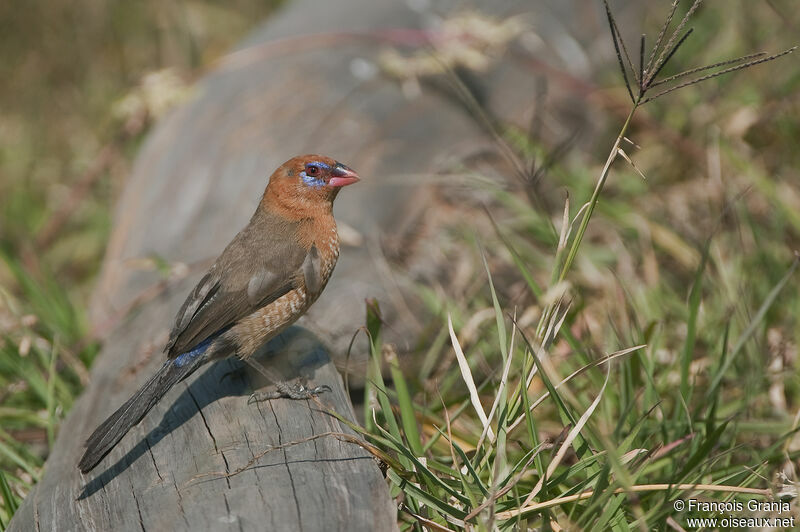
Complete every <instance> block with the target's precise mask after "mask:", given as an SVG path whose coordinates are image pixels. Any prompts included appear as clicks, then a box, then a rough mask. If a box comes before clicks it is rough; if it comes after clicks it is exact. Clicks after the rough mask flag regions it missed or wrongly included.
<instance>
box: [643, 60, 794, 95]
mask: <svg viewBox="0 0 800 532" xmlns="http://www.w3.org/2000/svg"><path fill="white" fill-rule="evenodd" d="M795 50H797V46H792V47H791V48H789V49H788V50H784V51H782V52H780V53H777V54H774V55H771V56H769V57H764V58H763V59H758V60H756V61H750V62H747V63H744V64H742V65H736V66H734V67H731V68H726V69H725V70H720V71H719V72H714V73H713V74H708V75H707V76H701V77H699V78H696V79H693V80H691V81H687V82H685V83H681V84H679V85H675V86H674V87H670V88H669V89H665V90H663V91H661V92H659V93H658V94H656V95H655V96H651V97H650V98H647V99H645V100H643V101H642V104H645V103H647V102H652V101H653V100H655V99H657V98H660V97H661V96H664V95H665V94H669V93H670V92H673V91H676V90H678V89H682V88H684V87H688V86H690V85H695V84H697V83H702V82H704V81H708V80H709V79H714V78H716V77H719V76H723V75H725V74H730V73H731V72H736V71H737V70H742V69H745V68H750V67H751V66H755V65H760V64H761V63H766V62H767V61H772V60H773V59H777V58H779V57H782V56H784V55H787V54H790V53H792V52H794V51H795Z"/></svg>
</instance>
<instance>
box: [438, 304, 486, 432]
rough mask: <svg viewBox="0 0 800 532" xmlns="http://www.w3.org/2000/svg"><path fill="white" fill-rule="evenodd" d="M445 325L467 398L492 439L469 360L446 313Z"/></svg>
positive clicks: (450, 318) (451, 320)
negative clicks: (466, 391)
mask: <svg viewBox="0 0 800 532" xmlns="http://www.w3.org/2000/svg"><path fill="white" fill-rule="evenodd" d="M447 327H448V329H449V330H450V340H451V341H452V343H453V349H454V350H455V352H456V359H457V360H458V367H459V369H460V370H461V377H462V378H463V379H464V383H465V384H466V385H467V389H468V390H469V399H470V401H471V402H472V408H474V409H475V413H476V414H477V415H478V418H479V419H480V420H481V424H482V425H483V429H484V430H485V431H486V432H487V433H488V434H489V439H490V440H492V441H494V432H493V431H492V428H491V427H490V426H489V418H487V417H486V412H484V410H483V405H481V398H480V396H479V395H478V387H477V386H475V381H474V379H473V378H472V371H471V370H470V369H469V362H467V357H465V356H464V351H462V350H461V344H459V343H458V337H457V336H456V332H455V331H454V330H453V319H452V317H451V316H450V315H449V314H448V315H447Z"/></svg>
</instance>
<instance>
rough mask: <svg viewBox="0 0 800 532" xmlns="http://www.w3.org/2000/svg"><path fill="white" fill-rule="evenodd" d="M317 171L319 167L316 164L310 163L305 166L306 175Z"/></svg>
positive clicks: (315, 173)
mask: <svg viewBox="0 0 800 532" xmlns="http://www.w3.org/2000/svg"><path fill="white" fill-rule="evenodd" d="M318 171H319V169H318V168H317V167H316V166H314V165H312V164H310V165H308V166H307V167H306V173H307V174H308V175H317V172H318Z"/></svg>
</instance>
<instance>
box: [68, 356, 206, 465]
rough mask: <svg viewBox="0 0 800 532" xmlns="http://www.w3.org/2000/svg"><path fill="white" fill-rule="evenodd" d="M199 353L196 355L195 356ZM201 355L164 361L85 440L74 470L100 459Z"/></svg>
mask: <svg viewBox="0 0 800 532" xmlns="http://www.w3.org/2000/svg"><path fill="white" fill-rule="evenodd" d="M198 354H199V353H198ZM203 362H205V358H204V357H202V356H194V357H184V356H181V357H178V358H177V359H172V360H169V361H168V362H166V363H165V364H164V365H163V366H161V369H159V370H158V372H157V373H156V374H155V375H153V376H152V377H151V378H150V380H149V381H147V382H146V383H145V384H144V386H142V387H141V388H139V391H137V392H136V393H135V394H133V397H131V398H130V399H128V400H127V401H125V404H124V405H122V406H121V407H119V409H118V410H117V411H116V412H114V413H113V414H111V416H110V417H109V418H108V419H106V420H105V421H104V422H103V424H102V425H100V426H99V427H97V429H96V430H95V431H94V432H93V433H92V435H91V436H89V439H88V440H86V452H85V453H84V454H83V458H81V461H80V463H79V464H78V468H79V469H80V470H81V472H82V473H87V472H89V471H91V470H92V469H94V467H95V466H96V465H97V464H98V463H99V462H100V460H102V459H103V458H104V457H105V456H106V455H107V454H108V453H109V452H110V451H111V449H113V448H114V446H115V445H117V443H119V441H120V440H121V439H122V437H123V436H125V434H127V433H128V431H129V430H130V429H131V428H132V427H133V426H135V425H136V424H137V423H139V421H141V420H142V418H143V417H144V416H145V414H147V413H148V412H149V411H150V409H151V408H153V407H154V406H155V404H156V403H158V401H159V400H160V399H161V398H162V397H164V394H166V393H167V392H168V391H169V389H170V388H172V387H173V386H174V385H175V384H177V383H179V382H180V381H182V380H183V379H185V378H186V377H188V376H189V375H191V374H192V373H193V372H194V370H196V369H197V368H198V367H200V366H201V365H202V364H203Z"/></svg>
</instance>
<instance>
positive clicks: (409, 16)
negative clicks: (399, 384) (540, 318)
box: [10, 0, 533, 531]
mask: <svg viewBox="0 0 800 532" xmlns="http://www.w3.org/2000/svg"><path fill="white" fill-rule="evenodd" d="M506 8H507V6H505V7H504V8H503V9H506ZM421 18H422V17H420V15H419V14H418V13H415V12H412V11H411V10H410V9H409V8H408V7H407V6H406V5H405V4H404V3H401V2H395V1H392V0H380V1H378V0H343V1H339V2H316V1H312V0H295V1H293V2H291V3H290V4H289V6H288V7H287V9H286V10H285V11H283V12H282V13H280V14H278V15H277V16H275V17H274V18H273V19H271V20H270V21H269V22H268V23H267V25H266V26H264V27H263V28H262V29H261V30H260V31H258V32H256V33H255V34H254V36H253V37H252V38H251V39H250V40H249V41H247V42H246V43H245V44H244V46H243V47H242V48H241V49H240V50H239V51H237V52H235V53H233V54H231V55H230V56H229V57H228V58H227V59H226V60H224V61H223V62H222V63H221V64H220V66H219V68H217V69H216V70H215V71H214V72H213V73H212V74H210V75H209V76H208V77H207V78H206V79H205V80H203V82H201V83H200V84H199V86H198V87H197V90H196V93H195V95H194V97H193V99H192V101H190V102H189V103H187V104H185V105H183V106H181V107H180V108H179V109H178V110H177V111H175V112H174V113H173V114H172V116H170V117H169V118H168V119H167V120H165V121H163V122H162V123H161V124H160V125H159V126H158V127H157V129H156V130H155V131H154V132H153V133H152V134H151V136H150V137H149V139H148V141H147V143H146V145H145V147H144V148H143V150H142V153H141V154H140V156H139V157H138V159H137V162H136V165H135V168H134V171H133V174H132V176H131V177H130V180H129V182H128V183H127V185H126V188H125V191H124V193H123V196H122V198H121V200H120V204H119V206H118V211H117V216H116V220H115V228H114V231H113V234H112V238H111V241H110V244H109V248H108V252H107V256H106V259H105V261H104V266H103V271H102V275H101V278H100V280H99V283H98V286H97V289H96V295H95V302H94V305H93V320H94V322H95V323H103V322H105V321H107V320H108V319H109V317H112V316H114V315H116V314H118V313H120V312H121V311H122V310H125V314H126V316H125V318H124V319H123V320H122V321H121V322H120V323H118V324H117V325H116V326H115V327H114V328H113V330H112V331H111V332H110V333H109V334H108V336H107V337H106V339H105V344H104V348H103V352H102V354H101V355H100V357H99V358H98V361H97V363H96V364H95V367H94V368H93V370H92V381H91V384H90V385H89V386H88V387H87V389H86V391H85V392H84V394H83V396H82V398H81V399H80V400H79V401H78V402H77V404H76V405H75V407H74V409H73V411H72V412H71V414H70V416H69V418H68V419H67V421H66V422H65V423H64V424H63V426H62V428H61V431H60V434H59V437H58V440H57V443H56V445H55V448H54V450H53V453H52V454H51V456H50V457H49V459H48V462H47V466H46V474H45V476H44V478H43V479H42V481H41V482H40V483H39V484H38V485H37V486H36V488H35V490H34V491H33V492H32V493H31V495H30V496H29V497H28V498H27V499H26V500H25V502H24V504H23V505H22V507H21V508H20V510H19V511H18V513H17V514H16V515H15V517H14V519H13V521H12V522H11V527H10V529H11V530H34V529H36V530H79V529H87V530H127V529H141V530H146V529H150V530H193V531H199V530H227V529H239V530H392V529H395V528H396V521H395V520H396V515H395V506H394V503H393V501H392V500H391V498H390V496H389V492H388V488H387V486H386V483H385V480H384V478H383V477H382V475H381V472H380V470H379V467H378V464H377V463H376V462H375V461H374V459H373V458H372V457H371V456H370V455H369V454H368V453H367V452H366V451H364V450H363V449H362V448H361V447H359V446H357V445H354V444H352V443H346V442H343V441H341V440H339V439H336V438H335V437H333V436H325V435H324V434H325V433H328V432H345V433H351V431H350V430H349V429H348V428H347V427H346V426H344V425H343V424H341V423H339V422H338V421H337V420H336V419H335V418H333V417H331V416H329V415H328V414H326V413H325V412H323V411H322V410H321V409H320V408H319V407H318V406H317V405H316V404H315V403H314V402H313V401H289V400H278V401H271V402H267V403H261V404H258V405H248V404H247V397H248V395H249V394H250V393H251V392H252V391H253V390H254V389H257V388H258V387H259V386H260V385H261V384H260V383H259V380H258V378H257V377H256V376H254V375H253V374H252V372H251V371H249V370H248V369H246V368H243V367H242V366H241V364H240V363H238V362H237V361H230V360H228V361H222V362H219V363H216V364H214V365H213V366H211V367H208V368H204V369H201V370H200V371H199V372H198V374H197V375H195V376H194V377H192V378H191V379H189V380H188V381H187V382H186V383H183V384H180V385H178V386H176V388H175V389H173V390H172V391H171V392H170V393H169V394H168V395H167V396H166V397H165V398H164V399H163V400H162V401H161V403H160V404H158V405H157V406H156V407H155V408H154V409H153V410H152V411H151V412H150V413H149V414H148V415H147V416H146V417H145V419H144V420H143V421H142V423H140V425H139V426H137V427H136V428H134V429H133V430H132V431H131V432H130V433H129V434H128V435H127V436H126V437H125V438H124V439H123V440H122V441H121V442H120V444H119V445H118V447H117V448H116V449H115V450H114V451H112V453H111V454H110V455H109V456H108V457H106V459H105V460H104V461H103V462H102V463H101V464H100V466H98V468H97V469H96V470H95V471H94V472H92V473H90V474H88V475H85V476H84V475H81V474H80V473H79V472H78V470H77V467H76V464H77V461H78V458H79V457H80V454H81V452H82V442H83V441H84V439H85V438H86V437H87V436H88V434H89V433H90V432H91V431H92V429H94V428H95V427H96V426H97V424H98V423H99V422H100V421H101V420H102V419H104V418H105V416H107V415H108V414H109V413H111V412H112V411H113V410H114V409H115V408H116V407H117V406H118V405H119V404H121V402H122V401H124V400H125V399H126V398H127V397H128V396H129V395H130V394H131V392H132V391H133V390H135V389H136V388H137V387H138V386H139V385H140V384H141V383H142V382H143V381H144V380H145V379H147V377H148V376H149V375H150V374H152V372H153V371H154V369H155V368H156V367H157V366H158V365H159V364H161V362H162V356H163V354H162V353H161V347H162V346H163V343H164V341H165V340H166V335H167V333H168V330H169V328H170V326H171V321H172V318H173V316H174V313H175V312H176V310H177V308H178V307H179V306H180V304H181V302H182V301H183V299H184V297H185V296H186V294H187V293H188V290H189V289H190V288H191V286H192V285H193V283H195V282H196V281H197V280H198V276H199V274H201V271H202V268H194V269H192V270H191V271H190V274H189V275H188V276H187V277H186V278H185V279H183V280H182V281H180V282H176V283H168V286H167V288H166V289H165V290H163V291H161V292H152V287H153V286H154V285H157V284H158V283H159V281H160V279H159V277H158V274H157V273H156V272H154V271H149V270H142V269H136V268H135V267H133V266H132V259H137V258H142V257H148V256H153V255H155V256H158V257H160V258H163V259H165V260H167V261H170V262H179V261H180V262H184V263H189V264H193V263H203V262H204V261H207V260H209V259H213V257H214V256H216V254H217V253H218V252H219V251H220V250H221V249H222V248H223V246H224V245H225V243H227V242H228V241H229V240H230V238H231V237H232V236H233V235H234V234H235V233H236V231H237V230H238V229H240V228H241V227H242V226H243V225H244V224H245V223H246V222H247V219H248V217H249V216H250V214H251V213H252V211H253V209H254V208H255V205H256V203H257V200H258V198H259V196H260V194H261V192H262V191H263V188H264V185H265V183H266V178H267V177H268V175H269V174H270V172H271V171H272V169H274V168H275V167H277V165H278V164H280V163H281V162H283V161H284V160H285V159H287V158H289V157H290V156H293V155H296V154H300V153H307V152H316V153H324V154H329V155H332V156H334V157H336V158H337V159H339V160H341V161H343V162H346V163H347V164H349V165H350V166H352V167H353V168H355V169H357V171H358V172H359V174H360V175H361V176H362V177H363V181H362V182H361V183H359V184H358V186H355V187H352V188H350V189H348V190H347V191H346V193H345V194H342V195H341V197H340V198H339V200H338V201H337V205H336V207H335V213H336V216H337V219H339V220H342V221H344V222H345V223H346V224H347V225H348V226H349V227H350V228H352V229H354V230H355V231H356V232H357V233H358V234H359V235H360V236H361V237H362V238H361V240H362V243H361V244H360V245H356V246H349V247H348V246H345V247H344V248H343V249H342V253H341V258H340V261H339V265H338V266H337V269H336V271H335V273H334V277H333V279H332V281H331V283H330V284H329V286H328V288H327V289H326V291H325V293H324V294H323V295H322V297H321V298H320V300H319V301H318V302H317V303H316V304H315V306H314V307H313V308H312V311H311V312H310V314H309V316H308V317H307V318H304V319H303V320H301V322H300V323H301V324H303V325H304V326H306V327H308V328H310V329H311V330H313V331H314V332H315V333H316V335H317V336H314V335H312V334H311V333H309V332H308V331H307V330H304V329H302V328H298V327H295V328H293V329H291V330H289V331H287V332H286V333H285V334H284V335H282V336H281V337H280V338H278V339H276V340H275V341H273V342H272V343H271V344H270V346H268V347H267V348H266V349H265V353H264V356H263V357H262V360H264V361H265V363H273V361H271V360H269V359H270V357H277V358H279V359H281V360H283V361H284V364H283V367H284V370H285V371H286V374H287V376H292V375H297V374H301V375H304V376H305V377H307V378H308V380H309V382H310V383H313V384H314V385H320V384H327V385H329V386H330V387H331V388H332V389H333V391H332V392H331V393H326V394H324V395H322V396H321V397H320V398H319V401H320V402H321V403H323V404H324V405H325V406H326V407H327V408H332V409H334V410H336V411H338V412H340V413H342V414H344V415H345V416H348V417H351V418H352V417H353V413H352V409H351V406H350V403H349V398H348V397H346V394H345V392H344V389H343V386H342V381H341V378H340V376H339V375H338V373H337V372H336V369H335V368H334V366H333V364H332V363H331V362H330V358H331V357H333V358H336V359H343V358H344V355H345V352H346V351H347V346H348V344H349V341H350V338H351V337H352V335H353V334H354V332H356V330H357V329H358V327H359V326H360V325H361V324H362V322H363V312H364V311H363V308H364V298H366V297H377V298H378V299H379V300H381V302H382V303H384V304H383V308H385V309H388V312H389V313H394V315H395V316H397V315H399V313H401V311H402V308H404V305H405V304H406V303H404V302H400V303H398V302H397V301H396V295H397V294H396V293H397V288H396V287H395V286H393V285H392V282H387V280H386V277H385V268H382V266H381V263H380V261H376V260H375V259H374V253H373V252H372V250H373V249H374V248H370V244H374V243H375V242H376V235H383V236H386V235H390V236H391V235H392V234H397V233H398V232H399V231H400V230H401V228H403V227H405V226H407V225H408V223H407V219H408V218H409V216H411V214H413V216H420V214H421V213H424V212H425V208H426V205H428V203H427V202H428V201H429V199H428V197H427V196H426V192H425V190H426V189H425V188H423V184H421V183H420V179H421V178H420V176H424V175H430V174H431V173H432V172H434V171H435V170H436V168H437V167H438V165H440V164H441V163H442V162H446V161H447V160H449V159H453V158H455V157H456V156H458V155H462V154H465V153H467V152H468V151H469V150H470V149H473V148H475V147H476V146H479V145H486V144H487V136H486V135H485V130H484V129H482V126H481V124H480V122H479V121H476V120H475V119H474V117H471V116H470V114H469V113H467V112H465V110H464V109H465V108H464V105H463V102H462V103H459V102H457V101H453V99H452V98H448V97H447V95H446V94H442V93H437V92H435V91H424V92H423V94H421V95H418V96H416V97H414V98H408V97H406V96H405V95H404V94H403V91H402V90H401V88H400V86H399V84H398V83H396V82H395V81H392V80H391V79H387V78H384V77H381V76H377V77H372V78H368V77H364V76H362V75H361V74H363V72H362V71H363V70H364V69H363V68H361V67H363V66H364V64H365V63H364V62H363V60H364V59H365V58H366V60H367V63H366V64H369V62H370V61H374V59H375V48H376V43H378V44H380V40H377V41H376V39H375V38H374V37H369V34H367V36H365V34H364V33H363V32H368V31H369V32H373V33H372V35H375V32H374V30H375V29H376V28H381V27H387V26H391V27H406V28H412V27H418V26H419V25H420V24H421V23H422V22H421ZM317 32H319V33H320V34H321V35H324V36H316V37H315V36H313V35H309V33H317ZM367 70H369V69H367ZM532 77H533V76H532V74H530V73H525V72H522V71H521V70H520V69H519V68H515V67H513V66H512V67H510V68H509V67H508V65H507V64H506V65H503V64H501V65H499V66H497V67H496V68H494V70H493V71H492V72H491V73H490V76H488V77H487V80H486V81H485V86H484V88H485V89H486V92H485V95H486V97H487V98H488V101H487V102H486V103H487V105H489V106H494V107H495V108H496V109H497V111H498V112H499V113H500V114H505V115H509V114H512V115H513V113H515V112H518V111H519V109H521V108H524V107H525V106H526V105H527V103H523V102H528V101H529V100H530V98H531V94H532V92H533V91H532V87H533V80H532ZM490 89H491V90H490ZM409 213H411V214H409ZM412 225H413V224H412ZM345 240H348V239H347V238H346V239H345ZM358 240H359V239H354V238H350V239H349V241H350V242H356V243H357V241H358ZM148 290H150V292H148ZM143 293H144V294H147V293H150V294H151V295H153V294H155V295H154V297H149V298H142V297H141V295H142V294H143ZM391 321H392V324H393V326H392V328H391V329H390V330H388V331H387V332H388V334H390V335H392V334H393V335H394V337H395V341H398V342H401V341H404V340H408V339H409V338H413V335H414V320H413V319H408V320H404V319H402V317H401V318H398V319H393V320H391ZM317 337H319V338H321V339H322V341H319V340H317ZM359 349H360V352H356V353H354V355H355V356H356V357H358V355H359V354H360V355H361V358H362V359H363V358H364V352H365V350H364V349H363V346H361V347H360V348H359V347H358V346H357V349H356V351H359ZM401 349H402V346H401ZM315 436H319V437H317V438H314V437H315ZM292 442H295V444H293V445H288V446H287V444H290V443H292ZM273 448H274V449H273ZM269 449H273V450H272V451H270V452H266V453H265V451H268V450H269ZM240 470H241V471H240ZM230 473H236V474H233V475H230Z"/></svg>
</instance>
